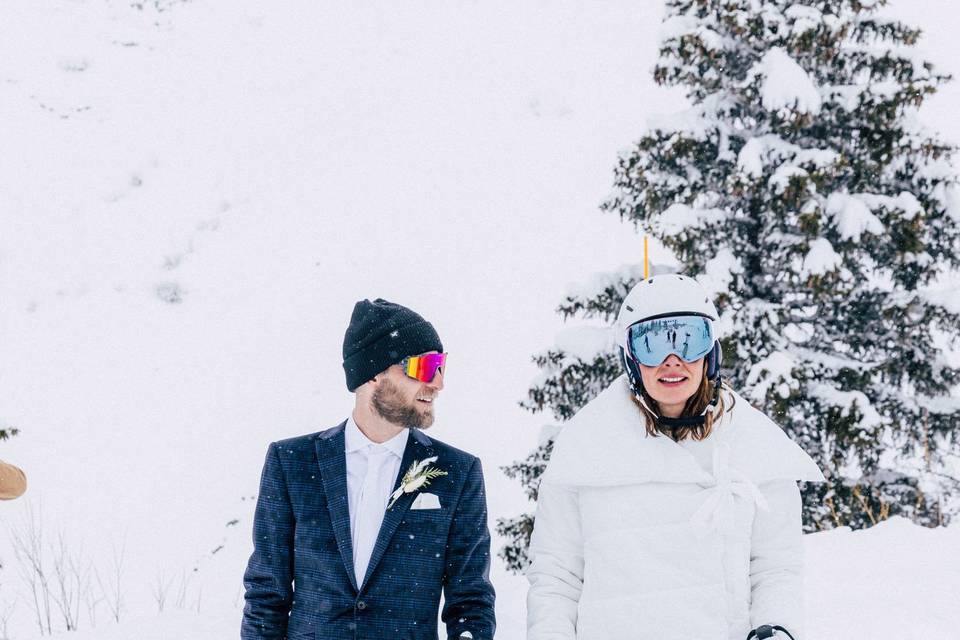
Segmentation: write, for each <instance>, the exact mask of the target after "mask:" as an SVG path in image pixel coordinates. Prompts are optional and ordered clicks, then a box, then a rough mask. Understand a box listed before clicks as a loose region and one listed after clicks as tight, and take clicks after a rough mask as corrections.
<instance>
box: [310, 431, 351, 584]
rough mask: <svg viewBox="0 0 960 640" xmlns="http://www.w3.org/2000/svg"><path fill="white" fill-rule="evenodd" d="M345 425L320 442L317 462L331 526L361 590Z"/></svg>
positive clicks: (349, 571)
mask: <svg viewBox="0 0 960 640" xmlns="http://www.w3.org/2000/svg"><path fill="white" fill-rule="evenodd" d="M345 425H346V422H344V423H343V424H341V425H340V426H339V427H338V428H337V429H334V430H331V431H330V432H328V433H327V434H324V436H322V437H321V438H320V439H318V440H317V460H318V461H319V462H320V476H321V477H322V478H323V490H324V492H325V493H326V495H327V509H328V511H329V512H330V524H331V525H332V526H333V535H334V536H335V537H336V539H337V547H338V548H339V549H340V559H341V560H343V565H344V567H346V569H347V576H349V577H350V584H351V585H353V588H354V590H356V591H359V588H358V585H357V579H356V578H355V577H354V575H353V574H354V571H353V544H352V543H351V537H350V503H349V501H348V499H347V456H346V446H345V444H344V442H345V437H344V434H343V430H344V426H345Z"/></svg>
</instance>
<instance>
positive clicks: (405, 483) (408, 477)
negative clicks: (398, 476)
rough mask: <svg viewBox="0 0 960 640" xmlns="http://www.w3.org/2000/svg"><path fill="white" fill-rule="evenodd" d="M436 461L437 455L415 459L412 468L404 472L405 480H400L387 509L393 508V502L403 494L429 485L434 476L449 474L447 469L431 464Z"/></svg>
mask: <svg viewBox="0 0 960 640" xmlns="http://www.w3.org/2000/svg"><path fill="white" fill-rule="evenodd" d="M436 461H437V456H433V457H432V458H426V459H424V460H414V461H413V464H411V465H410V468H409V469H407V472H406V473H405V474H403V480H401V481H400V486H399V487H397V490H396V491H394V492H393V493H392V494H391V495H390V504H388V505H387V509H389V508H391V507H392V506H393V503H394V502H396V501H397V500H399V499H400V496H402V495H403V494H405V493H413V492H414V491H416V490H418V489H422V488H423V487H426V486H427V485H429V484H430V481H431V480H433V479H434V478H439V477H440V476H445V475H447V472H446V471H441V470H440V469H437V468H435V467H430V466H429V464H430V463H431V462H436Z"/></svg>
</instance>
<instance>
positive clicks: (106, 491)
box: [0, 0, 960, 640]
mask: <svg viewBox="0 0 960 640" xmlns="http://www.w3.org/2000/svg"><path fill="white" fill-rule="evenodd" d="M920 4H924V5H925V6H924V7H923V11H922V12H917V13H916V14H915V15H912V16H911V17H913V18H915V19H916V20H920V21H922V24H923V25H924V26H925V28H927V29H928V31H929V37H928V39H927V43H926V44H927V46H928V48H930V49H931V51H932V53H933V54H934V58H935V59H936V60H937V61H938V62H939V63H940V64H941V65H943V66H944V67H946V68H947V69H950V68H951V67H950V65H951V64H952V61H953V60H956V59H958V58H957V56H956V55H954V54H955V53H960V52H958V51H957V44H956V42H955V38H954V37H953V33H952V31H953V27H955V26H956V25H957V23H958V19H957V17H956V16H955V15H954V11H955V10H954V9H953V7H952V6H951V4H950V3H948V2H945V1H940V2H936V3H914V2H912V3H910V5H909V8H907V7H906V6H905V5H903V6H902V7H901V8H899V9H897V8H894V9H893V10H894V11H900V12H901V13H904V14H905V13H911V14H913V12H914V11H915V7H917V6H918V5H920ZM660 12H661V7H660V3H659V2H655V1H652V0H644V1H642V2H635V1H628V0H617V1H616V2H611V3H601V4H583V3H551V2H547V1H546V0H532V1H531V2H526V3H511V2H507V1H505V0H492V1H489V2H483V3H477V2H471V1H467V0H464V1H458V2H441V1H439V0H433V1H429V2H428V1H418V2H410V3H389V2H373V3H365V4H362V5H361V4H358V3H348V2H323V3H316V2H307V1H305V0H292V1H291V2H288V3H284V4H283V6H282V8H280V7H276V6H274V5H271V4H265V3H263V2H251V1H249V0H234V1H232V2H227V1H226V0H193V1H192V2H175V1H160V0H158V1H155V2H145V3H143V6H142V8H137V6H136V3H131V2H127V1H119V0H113V1H111V0H85V1H84V0H50V1H49V2H45V3H37V2H35V1H33V0H7V1H6V2H4V3H3V4H2V6H0V108H2V115H3V117H2V118H0V145H2V148H3V150H4V152H3V153H0V423H2V424H4V425H8V426H14V427H17V428H19V429H21V430H22V433H21V435H19V436H17V437H16V438H14V439H13V440H10V441H7V442H3V443H0V457H2V458H4V459H9V460H11V461H14V462H16V463H17V464H19V465H20V466H22V467H23V468H24V469H25V470H26V471H27V473H28V475H29V479H30V490H29V493H28V499H29V501H30V504H32V505H33V506H34V508H36V509H38V510H40V511H42V513H43V518H44V532H45V534H46V535H47V539H48V540H51V539H52V538H53V536H54V535H55V534H56V532H57V531H64V532H65V535H66V537H67V539H68V540H69V541H70V544H71V548H73V549H77V550H79V549H80V547H81V545H82V549H83V553H84V554H85V555H86V556H87V557H89V558H91V559H92V561H93V562H94V563H95V564H96V566H97V567H98V568H99V569H100V571H101V572H102V573H104V574H105V573H106V572H107V571H108V569H109V564H110V557H111V553H112V549H114V548H121V547H122V548H124V549H125V556H124V558H125V562H124V573H123V590H124V592H125V601H126V609H125V613H124V614H123V616H122V617H121V621H122V625H123V626H121V627H117V628H116V629H113V630H111V627H110V626H108V625H107V623H106V620H107V618H108V614H107V611H106V608H105V605H103V604H102V603H101V604H100V605H99V609H98V610H97V621H98V630H97V632H96V633H95V634H94V635H93V636H90V635H88V636H87V637H97V638H114V637H123V638H134V637H135V638H149V637H150V636H149V635H148V634H149V633H155V634H157V635H155V637H157V638H161V637H162V638H180V637H183V638H186V637H190V638H203V637H205V636H204V635H203V633H208V634H209V637H211V638H212V637H233V636H235V634H236V625H237V624H238V617H237V616H238V615H239V610H238V609H237V608H236V607H237V606H238V593H239V592H238V588H239V580H240V574H241V572H242V569H243V564H244V562H245V559H246V555H247V554H248V553H249V544H250V543H249V531H250V514H251V508H252V502H251V500H250V497H251V496H253V495H254V494H255V493H256V490H257V481H258V478H259V472H260V466H261V464H262V459H263V454H264V452H265V450H266V446H267V443H268V442H270V441H271V440H276V439H279V438H283V437H287V436H291V435H295V434H299V433H308V432H312V431H316V430H319V429H322V428H324V427H327V426H330V425H332V424H335V423H337V422H339V421H340V420H341V419H342V418H343V417H344V416H345V415H346V412H347V411H348V410H349V407H350V400H351V397H350V396H349V394H347V393H346V391H345V389H344V387H343V379H342V371H341V369H340V344H341V340H342V335H343V330H344V328H345V325H346V322H347V320H348V318H349V314H350V310H351V308H352V305H353V303H354V301H356V300H357V299H359V298H362V297H375V296H383V297H386V298H388V299H394V300H396V301H399V302H402V303H404V304H407V305H409V306H411V307H412V308H414V309H416V310H417V311H419V312H421V313H423V314H424V315H426V316H427V317H428V318H430V319H431V320H432V321H433V322H434V324H435V325H436V326H437V327H438V329H439V331H440V333H441V335H442V336H443V339H444V343H445V345H446V346H447V348H448V350H449V352H450V354H451V356H450V358H451V359H450V374H449V377H448V379H447V381H446V382H447V388H446V390H445V391H444V393H443V397H442V399H441V404H440V406H439V407H438V411H439V419H438V424H437V425H436V426H435V427H434V428H433V431H432V432H431V435H435V436H436V437H438V438H440V439H442V440H446V441H449V442H451V443H453V444H455V445H457V446H459V447H461V448H464V449H467V450H469V451H471V452H473V453H476V454H477V455H479V456H480V457H481V458H482V459H483V461H484V467H485V475H486V481H487V491H488V501H489V503H490V506H491V512H492V514H491V515H492V517H493V518H496V517H498V516H504V515H512V514H515V513H517V512H519V511H521V510H523V509H526V508H527V504H526V502H525V500H524V498H523V496H522V494H521V493H520V491H519V489H518V486H517V485H516V484H515V483H513V482H511V481H508V480H507V479H505V478H504V477H503V476H502V475H501V474H500V473H499V472H498V469H497V467H498V466H499V465H502V464H506V463H508V462H510V461H512V460H514V459H516V458H518V457H521V456H523V455H525V454H526V453H527V452H528V450H529V449H531V448H532V447H533V446H534V444H535V442H536V436H537V433H538V431H539V428H540V426H541V424H542V423H543V422H544V421H546V418H545V417H541V416H530V415H528V414H526V413H525V412H523V411H522V410H521V409H520V408H519V407H517V405H516V402H517V401H518V400H519V399H521V398H522V397H523V394H524V392H525V390H526V388H527V386H528V383H529V381H530V379H531V378H532V377H533V376H534V375H535V374H536V369H535V367H533V365H532V364H531V363H530V361H529V356H530V354H531V353H533V352H535V351H537V350H539V349H540V348H542V347H543V346H545V345H548V344H550V343H551V342H552V340H553V336H554V334H555V333H556V332H557V330H558V329H559V328H560V321H559V319H558V317H557V316H556V315H555V314H554V313H553V307H554V305H555V304H556V302H557V301H558V299H559V297H560V296H561V295H562V294H563V292H564V291H565V290H566V288H567V285H568V283H570V282H573V281H582V280H584V279H586V278H587V277H588V276H589V275H590V274H591V273H593V272H595V271H603V270H608V269H611V268H615V267H617V266H618V265H620V264H623V263H629V262H636V261H638V260H639V259H640V257H639V250H640V247H641V242H640V239H639V237H638V236H637V235H636V234H635V233H634V232H633V230H632V229H631V228H630V227H628V226H623V225H621V224H620V223H619V222H618V221H617V220H615V219H611V218H609V217H607V216H603V215H601V214H600V213H599V212H598V211H597V204H598V203H599V202H600V201H601V200H602V199H603V197H604V195H605V194H606V192H607V191H608V190H609V188H610V183H611V176H612V171H611V169H612V166H613V164H614V162H615V158H616V152H617V150H618V149H620V148H623V147H625V146H627V145H629V144H630V142H631V141H632V140H633V139H635V138H636V137H637V136H638V134H639V132H640V131H641V129H642V126H643V118H644V117H645V116H646V115H647V114H652V113H655V112H666V111H671V110H673V109H676V108H677V107H679V106H680V105H681V103H682V101H681V96H679V95H678V94H677V93H676V92H667V91H665V90H662V89H658V88H655V87H654V86H653V83H652V81H651V79H650V77H649V69H650V68H651V66H652V64H653V62H654V59H655V55H656V37H657V31H658V24H657V23H658V21H659V17H660ZM957 91H958V89H957V88H956V87H951V88H950V89H948V90H947V91H946V92H944V94H942V95H941V96H939V97H937V98H936V99H935V100H933V101H931V105H930V107H929V109H928V110H927V111H926V112H925V116H927V118H928V120H929V122H930V123H931V124H933V125H935V126H937V127H939V128H941V130H943V131H944V133H945V134H946V135H948V136H950V137H952V138H953V139H957V140H960V123H957V122H956V121H955V120H954V119H953V118H952V113H953V110H954V108H955V107H954V105H956V104H957V103H958V100H960V95H958V93H957ZM27 504H28V503H27V501H26V500H20V501H17V502H14V503H10V504H0V518H2V521H3V525H6V526H12V527H15V528H16V527H21V526H22V525H21V524H20V523H21V522H22V519H23V517H24V515H25V509H26V506H27ZM234 520H236V521H237V522H236V523H235V524H230V523H232V522H233V521H234ZM3 528H6V527H3ZM837 535H838V536H839V537H842V535H841V534H837ZM860 535H861V534H850V535H849V538H850V539H851V540H856V539H858V538H857V536H860ZM862 535H864V536H865V535H867V534H862ZM902 535H903V536H905V537H906V539H910V538H909V536H912V535H923V534H921V533H916V532H913V533H902ZM898 539H899V538H898ZM811 542H813V541H811ZM495 544H497V545H499V543H498V542H495ZM811 546H812V547H814V545H813V544H811ZM221 547H222V548H221ZM215 549H217V551H216V552H215V553H214V550H215ZM844 557H846V556H844ZM851 557H856V556H854V555H851ZM867 557H869V556H867ZM0 559H2V560H3V564H4V568H3V569H2V570H0V614H2V613H3V612H4V611H7V610H10V609H9V607H10V606H12V607H13V609H12V614H11V615H10V618H9V629H10V633H11V637H14V638H17V640H20V639H21V638H28V637H31V635H30V634H34V633H36V626H35V625H34V624H33V622H32V615H31V613H30V607H29V604H28V601H27V600H26V599H25V598H24V597H23V596H24V594H25V592H24V591H23V587H22V586H21V585H20V581H19V578H18V575H17V563H16V562H15V559H14V557H13V553H12V550H11V548H10V543H9V540H8V537H7V536H5V535H3V532H2V531H0ZM194 569H196V571H194ZM831 575H832V574H831ZM493 577H494V581H495V584H496V585H497V586H498V588H499V589H500V594H501V595H500V598H499V600H498V614H499V617H500V628H501V631H502V632H503V635H502V637H505V638H518V637H522V631H521V629H522V620H523V603H522V599H523V581H522V579H521V578H517V577H513V576H507V575H506V574H505V573H504V571H503V570H502V568H501V567H500V566H499V565H496V566H495V567H494V573H493ZM158 578H162V581H163V582H164V584H167V583H170V584H172V586H171V587H170V588H169V589H170V600H171V601H173V600H176V599H177V597H176V592H177V591H178V590H182V591H183V594H182V598H180V600H181V606H180V607H177V606H174V604H173V603H170V604H168V607H167V609H168V610H167V612H166V613H165V615H164V616H162V617H161V618H159V619H158V620H157V621H154V620H153V617H154V615H155V611H156V605H155V603H154V601H153V599H152V597H151V586H152V585H153V583H155V582H156V580H157V579H158ZM944 580H947V578H944ZM824 584H826V583H824ZM830 584H833V582H831V583H830ZM954 584H955V583H954ZM181 588H182V589H181ZM18 591H19V592H20V595H19V596H18V595H17V592H18ZM197 610H199V613H196V612H197ZM189 611H193V612H194V613H193V614H190V613H188V612H189ZM191 616H193V617H191ZM952 622H953V623H956V622H957V621H956V620H955V619H953V620H952ZM954 626H955V627H956V625H955V624H954ZM87 627H89V621H88V620H87V618H86V616H83V617H81V632H79V633H77V634H75V635H74V637H77V638H81V637H84V635H83V634H84V633H86V632H85V631H84V630H85V629H86V628H87ZM203 629H208V630H207V631H203ZM0 630H2V629H0ZM187 630H189V633H187ZM110 634H113V635H110ZM116 634H120V635H116ZM824 637H826V636H824ZM890 637H898V636H890Z"/></svg>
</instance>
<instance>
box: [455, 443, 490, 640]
mask: <svg viewBox="0 0 960 640" xmlns="http://www.w3.org/2000/svg"><path fill="white" fill-rule="evenodd" d="M443 599H444V605H443V614H442V616H441V617H442V619H443V622H444V624H446V626H447V637H448V638H460V634H462V633H464V632H467V631H469V632H470V634H469V635H467V636H466V637H468V638H469V637H473V638H474V639H476V640H480V639H482V638H493V633H494V631H495V630H496V627H497V623H496V617H495V614H494V599H495V594H494V590H493V584H492V583H491V582H490V530H489V529H488V528H487V498H486V494H485V492H484V488H483V471H482V469H481V467H480V460H479V459H477V458H474V460H473V464H472V465H470V470H469V471H468V472H467V477H466V480H465V482H464V486H463V491H461V493H460V499H459V500H458V501H457V507H456V512H455V513H454V515H453V521H452V524H451V525H450V532H449V534H448V537H447V555H446V567H445V569H444V576H443Z"/></svg>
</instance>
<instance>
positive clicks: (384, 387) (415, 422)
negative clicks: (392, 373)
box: [370, 379, 436, 429]
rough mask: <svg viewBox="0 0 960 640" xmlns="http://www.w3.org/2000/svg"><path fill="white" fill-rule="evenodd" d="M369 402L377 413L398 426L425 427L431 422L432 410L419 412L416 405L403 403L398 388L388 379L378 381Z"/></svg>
mask: <svg viewBox="0 0 960 640" xmlns="http://www.w3.org/2000/svg"><path fill="white" fill-rule="evenodd" d="M434 397H436V396H434ZM414 402H416V400H414ZM370 403H371V404H372V405H373V410H374V411H376V412H377V415H379V416H380V417H381V418H383V419H384V420H386V421H387V422H389V423H391V424H395V425H397V426H398V427H410V428H411V429H427V428H429V427H430V425H432V424H433V412H432V411H428V412H425V413H420V411H418V410H417V407H416V406H414V405H410V404H407V403H405V402H404V399H403V396H402V395H401V394H400V390H399V389H397V387H396V385H394V384H393V383H392V382H390V381H389V380H386V379H384V380H383V381H382V382H381V383H380V386H378V387H377V388H376V390H375V391H374V392H373V396H372V397H371V399H370Z"/></svg>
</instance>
